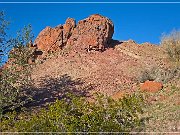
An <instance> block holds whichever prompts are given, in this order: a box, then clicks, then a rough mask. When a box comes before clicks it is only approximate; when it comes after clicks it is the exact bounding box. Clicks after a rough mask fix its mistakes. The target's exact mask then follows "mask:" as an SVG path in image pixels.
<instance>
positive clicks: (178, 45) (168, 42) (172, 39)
mask: <svg viewBox="0 0 180 135" xmlns="http://www.w3.org/2000/svg"><path fill="white" fill-rule="evenodd" d="M161 46H162V47H164V49H165V50H166V52H167V54H168V56H169V58H170V59H171V60H172V61H174V62H176V63H178V64H180V31H179V30H174V31H172V32H171V33H170V34H168V35H165V34H164V35H163V36H162V39H161Z"/></svg>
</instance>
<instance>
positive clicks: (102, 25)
mask: <svg viewBox="0 0 180 135" xmlns="http://www.w3.org/2000/svg"><path fill="white" fill-rule="evenodd" d="M113 33H114V26H113V23H112V21H111V20H110V19H108V18H106V17H103V16H101V15H98V14H95V15H91V16H90V17H88V18H86V19H84V20H81V21H79V22H78V24H77V26H76V23H75V20H74V19H72V18H68V19H67V20H66V22H65V24H64V25H59V26H57V27H55V28H51V27H46V28H45V29H44V30H42V31H41V32H40V33H39V35H38V37H37V38H36V40H35V42H34V44H35V45H37V48H38V49H40V50H42V51H43V52H44V53H49V52H54V51H58V50H59V49H62V48H63V47H64V46H73V48H74V49H75V50H76V51H80V50H87V51H90V50H96V51H99V50H100V51H102V50H104V48H106V47H108V44H109V42H110V41H111V39H112V36H113Z"/></svg>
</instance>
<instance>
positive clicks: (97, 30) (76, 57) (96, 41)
mask: <svg viewBox="0 0 180 135" xmlns="http://www.w3.org/2000/svg"><path fill="white" fill-rule="evenodd" d="M113 32H114V26H113V23H112V21H111V20H110V19H108V18H106V17H103V16H101V15H98V14H95V15H91V16H90V17H88V18H86V19H84V20H81V21H79V22H78V23H77V24H76V23H75V20H74V19H72V18H68V19H67V20H66V23H65V24H64V25H59V26H57V27H55V28H50V27H46V28H45V29H44V30H42V31H41V32H40V33H39V35H38V37H37V38H36V40H35V42H34V46H37V48H38V49H40V50H42V52H43V54H42V55H40V56H38V57H37V60H36V61H37V62H38V61H39V62H41V64H38V65H37V66H36V67H35V68H34V71H33V75H32V78H33V79H34V80H35V82H36V86H37V87H40V84H41V83H42V78H58V77H61V76H63V75H65V74H66V75H68V76H70V77H71V78H72V79H74V80H76V79H81V80H82V81H83V82H84V85H91V87H92V91H91V92H97V91H98V92H102V93H104V94H107V95H113V94H115V93H118V92H119V91H130V90H132V91H133V90H134V89H135V88H136V86H137V85H136V84H137V80H138V77H139V75H140V73H141V71H143V70H145V69H150V68H152V67H161V68H166V67H168V66H169V63H168V60H167V56H166V54H165V53H164V50H163V49H162V48H161V47H160V46H157V45H152V44H150V43H144V44H137V43H135V41H133V40H128V41H117V40H113V39H112V36H113ZM50 53H51V54H50ZM48 55H50V56H48ZM42 58H43V59H46V60H42ZM91 92H90V93H91Z"/></svg>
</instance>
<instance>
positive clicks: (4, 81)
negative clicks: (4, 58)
mask: <svg viewBox="0 0 180 135" xmlns="http://www.w3.org/2000/svg"><path fill="white" fill-rule="evenodd" d="M31 33H32V32H31V27H30V26H27V27H25V28H24V29H23V30H22V31H20V32H19V34H18V36H17V38H14V39H11V40H10V41H11V45H12V46H13V47H14V49H13V50H12V51H11V53H10V55H9V59H8V62H7V63H6V67H4V68H3V70H2V72H1V75H0V113H1V114H3V113H4V112H6V111H7V110H13V109H15V108H17V107H20V106H22V105H23V104H25V102H26V100H29V99H30V97H28V95H26V91H25V89H27V88H28V87H29V86H30V85H31V83H32V80H31V77H30V71H31V69H30V68H31V67H30V66H29V65H28V58H29V57H30V55H31V53H30V51H29V48H28V46H27V44H28V42H29V41H30V40H31V39H32V36H31V35H32V34H31ZM4 47H7V46H6V45H5V44H4ZM1 117H2V116H1Z"/></svg>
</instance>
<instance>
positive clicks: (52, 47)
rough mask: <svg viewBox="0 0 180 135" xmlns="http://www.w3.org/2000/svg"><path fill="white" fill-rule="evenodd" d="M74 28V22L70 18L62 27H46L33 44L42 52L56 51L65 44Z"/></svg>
mask: <svg viewBox="0 0 180 135" xmlns="http://www.w3.org/2000/svg"><path fill="white" fill-rule="evenodd" d="M74 27H75V20H74V19H72V18H68V19H67V20H66V23H65V24H64V25H59V26H57V27H55V28H51V27H46V28H45V29H44V30H42V31H41V32H40V33H39V35H38V37H37V38H36V40H35V41H34V44H36V45H37V48H38V49H40V50H42V51H44V52H54V51H57V50H59V49H61V48H62V47H63V46H64V45H65V44H66V42H67V40H68V38H69V37H70V35H71V33H72V32H71V31H72V30H73V29H74Z"/></svg>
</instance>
